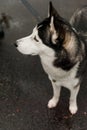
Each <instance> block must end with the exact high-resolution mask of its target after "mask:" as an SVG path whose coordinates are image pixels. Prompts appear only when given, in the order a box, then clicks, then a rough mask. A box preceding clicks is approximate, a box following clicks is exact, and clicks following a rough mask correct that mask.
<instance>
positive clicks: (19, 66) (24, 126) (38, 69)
mask: <svg viewBox="0 0 87 130" xmlns="http://www.w3.org/2000/svg"><path fill="white" fill-rule="evenodd" d="M27 1H28V2H29V3H30V5H31V6H32V8H31V10H30V11H29V9H30V8H26V7H25V6H24V5H23V3H22V2H21V0H0V13H3V12H4V13H6V14H8V15H9V16H11V17H12V18H11V20H10V28H8V29H6V27H4V31H5V38H4V39H3V41H0V130H87V69H86V70H85V74H84V75H85V76H84V81H83V83H82V85H81V89H80V92H79V95H78V106H79V110H78V112H77V114H76V115H74V116H71V115H70V113H69V110H68V105H69V104H68V100H69V91H68V90H66V89H62V94H61V98H60V102H59V104H58V106H57V107H56V108H54V109H52V110H49V109H48V108H47V102H48V100H49V99H50V98H51V97H52V87H51V83H50V81H49V80H48V77H47V75H46V74H45V73H44V71H43V69H42V66H41V63H40V60H39V57H38V56H35V57H31V56H24V55H22V54H20V53H19V52H18V51H17V50H16V49H15V47H14V42H15V41H16V40H17V39H19V38H21V37H24V36H27V35H29V34H30V33H31V32H32V29H33V27H34V26H35V25H36V24H37V20H36V18H35V16H33V15H35V14H34V13H35V11H37V14H38V15H39V16H40V18H42V19H43V18H45V17H46V16H47V10H48V2H49V1H48V0H43V1H42V0H36V1H35V0H27ZM53 4H54V6H55V8H56V9H57V10H58V12H59V13H60V14H61V15H62V16H63V17H65V18H66V19H67V20H69V19H70V17H71V16H72V14H73V12H74V11H75V10H76V9H77V8H79V7H81V6H83V5H86V4H87V0H72V1H70V0H66V1H65V0H53ZM37 14H36V15H37Z"/></svg>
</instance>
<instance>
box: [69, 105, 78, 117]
mask: <svg viewBox="0 0 87 130" xmlns="http://www.w3.org/2000/svg"><path fill="white" fill-rule="evenodd" d="M69 110H70V112H71V114H72V115H74V114H76V112H77V110H78V107H77V106H70V107H69Z"/></svg>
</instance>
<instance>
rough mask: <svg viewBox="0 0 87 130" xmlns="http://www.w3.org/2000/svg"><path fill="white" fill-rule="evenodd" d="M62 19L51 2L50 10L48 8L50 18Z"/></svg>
mask: <svg viewBox="0 0 87 130" xmlns="http://www.w3.org/2000/svg"><path fill="white" fill-rule="evenodd" d="M52 16H53V17H60V16H59V14H58V13H57V11H56V9H55V8H54V7H53V4H52V2H51V1H50V2H49V8H48V17H52Z"/></svg>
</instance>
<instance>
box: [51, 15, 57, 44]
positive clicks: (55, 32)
mask: <svg viewBox="0 0 87 130" xmlns="http://www.w3.org/2000/svg"><path fill="white" fill-rule="evenodd" d="M50 32H51V35H52V39H51V40H52V42H53V43H54V44H56V39H57V37H58V34H57V31H56V29H55V26H54V16H52V17H51V20H50Z"/></svg>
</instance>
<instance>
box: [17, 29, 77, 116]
mask: <svg viewBox="0 0 87 130" xmlns="http://www.w3.org/2000/svg"><path fill="white" fill-rule="evenodd" d="M34 37H36V38H37V40H38V42H37V41H35V40H34ZM17 44H18V47H17V49H18V50H19V51H20V52H21V53H23V54H27V55H33V54H34V55H39V56H40V59H41V63H42V66H43V68H44V70H45V72H46V73H47V74H48V76H49V79H50V80H51V82H52V86H53V97H52V99H51V100H50V101H49V102H48V107H49V108H53V107H55V106H56V105H57V103H58V101H59V97H60V91H61V86H64V87H66V88H68V89H69V90H70V92H71V95H70V106H69V110H70V112H71V113H72V114H75V113H76V112H77V102H76V98H77V94H78V91H79V87H76V88H74V87H75V86H76V85H77V84H78V79H77V78H75V76H76V72H77V69H78V66H79V63H77V64H76V65H75V66H74V67H73V68H72V69H71V70H70V71H64V70H62V69H61V68H56V67H54V66H53V61H54V57H55V56H54V55H55V53H54V50H53V49H51V48H49V47H47V46H46V45H44V44H43V43H42V40H41V39H40V38H39V36H38V31H37V27H35V28H34V30H33V33H32V34H31V35H30V36H28V37H25V38H22V39H20V40H17ZM53 79H54V80H56V82H55V83H54V82H53Z"/></svg>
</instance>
